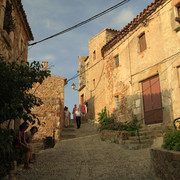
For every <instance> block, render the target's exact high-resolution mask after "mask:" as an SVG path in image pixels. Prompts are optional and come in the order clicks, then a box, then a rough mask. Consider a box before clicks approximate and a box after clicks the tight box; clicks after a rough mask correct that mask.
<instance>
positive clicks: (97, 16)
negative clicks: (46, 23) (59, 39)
mask: <svg viewBox="0 0 180 180" xmlns="http://www.w3.org/2000/svg"><path fill="white" fill-rule="evenodd" d="M129 1H130V0H123V1H121V2H120V3H118V4H116V5H114V6H112V7H110V8H108V9H106V10H105V11H103V12H101V13H99V14H96V15H95V16H92V17H91V18H89V19H87V20H85V21H82V22H80V23H78V24H76V25H74V26H72V27H70V28H67V29H65V30H63V31H61V32H58V33H56V34H54V35H52V36H49V37H47V38H44V39H42V40H40V41H36V42H34V43H32V44H29V46H34V45H36V44H39V43H41V42H43V41H46V40H48V39H51V38H54V37H56V36H59V35H61V34H64V33H66V32H69V31H71V30H73V29H75V28H78V27H80V26H82V25H84V24H87V23H88V22H90V21H93V20H95V19H97V18H99V17H101V16H103V15H104V14H107V13H109V12H111V11H113V10H114V9H116V8H118V7H120V6H122V5H124V4H126V3H127V2H129Z"/></svg>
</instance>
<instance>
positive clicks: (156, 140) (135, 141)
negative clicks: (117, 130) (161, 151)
mask: <svg viewBox="0 0 180 180" xmlns="http://www.w3.org/2000/svg"><path fill="white" fill-rule="evenodd" d="M166 130H167V127H165V126H160V125H159V126H158V125H154V126H153V125H152V126H146V127H143V128H141V129H140V130H139V136H137V135H136V136H129V137H128V139H126V140H123V142H122V144H123V146H124V148H126V149H130V150H136V149H141V148H148V147H151V146H152V147H153V146H156V147H161V145H162V143H163V138H162V137H163V134H164V132H165V131H166Z"/></svg>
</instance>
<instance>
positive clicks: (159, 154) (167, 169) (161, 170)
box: [150, 149, 180, 180]
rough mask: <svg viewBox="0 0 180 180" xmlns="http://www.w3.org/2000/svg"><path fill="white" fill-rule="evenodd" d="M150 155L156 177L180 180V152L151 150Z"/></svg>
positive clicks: (165, 179)
mask: <svg viewBox="0 0 180 180" xmlns="http://www.w3.org/2000/svg"><path fill="white" fill-rule="evenodd" d="M150 154H151V165H152V168H153V169H154V172H155V174H156V176H158V177H160V178H161V179H164V180H170V179H172V180H173V179H174V180H176V179H180V173H179V170H180V152H175V151H167V150H163V149H151V151H150Z"/></svg>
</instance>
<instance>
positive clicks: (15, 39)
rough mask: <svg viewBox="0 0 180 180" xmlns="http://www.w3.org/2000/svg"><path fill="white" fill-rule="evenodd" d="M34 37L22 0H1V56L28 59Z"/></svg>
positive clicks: (13, 59)
mask: <svg viewBox="0 0 180 180" xmlns="http://www.w3.org/2000/svg"><path fill="white" fill-rule="evenodd" d="M33 39H34V37H33V34H32V31H31V28H30V26H29V23H28V21H27V17H26V13H25V11H24V9H23V5H22V3H21V0H0V56H3V57H4V58H5V60H6V61H10V62H11V61H21V60H24V61H27V56H28V42H29V41H31V40H33ZM1 126H2V127H7V125H6V123H3V124H1ZM10 127H11V128H14V121H11V125H10Z"/></svg>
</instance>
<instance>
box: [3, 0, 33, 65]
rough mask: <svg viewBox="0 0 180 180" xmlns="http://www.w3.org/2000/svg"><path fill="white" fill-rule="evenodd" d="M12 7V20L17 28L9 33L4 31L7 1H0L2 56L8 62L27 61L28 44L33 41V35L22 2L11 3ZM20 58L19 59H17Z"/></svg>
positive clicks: (15, 0)
mask: <svg viewBox="0 0 180 180" xmlns="http://www.w3.org/2000/svg"><path fill="white" fill-rule="evenodd" d="M9 2H10V4H11V5H12V19H13V22H14V24H15V28H14V29H13V30H12V31H11V32H10V33H8V32H7V31H6V30H5V29H4V23H5V22H4V20H5V19H4V17H5V10H6V6H7V0H1V1H0V54H1V55H3V56H4V57H5V58H6V60H7V61H12V60H16V61H17V60H25V61H26V60H27V55H28V42H29V41H30V40H33V35H32V32H31V29H30V27H29V24H28V22H27V19H26V14H25V11H24V9H23V6H22V4H21V1H17V0H14V1H9ZM17 58H18V59H17Z"/></svg>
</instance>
